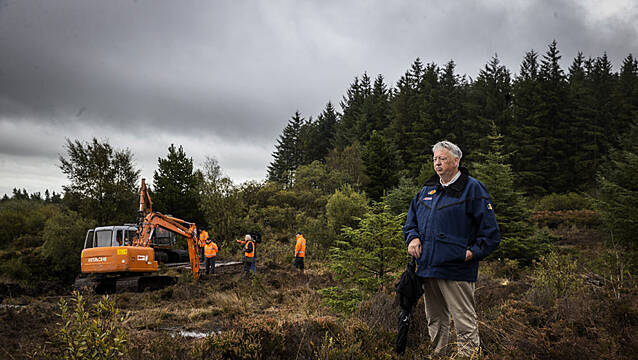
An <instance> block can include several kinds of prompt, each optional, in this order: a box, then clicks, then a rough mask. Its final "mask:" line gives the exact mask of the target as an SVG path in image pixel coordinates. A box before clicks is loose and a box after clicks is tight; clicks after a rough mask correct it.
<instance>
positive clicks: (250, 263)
mask: <svg viewBox="0 0 638 360" xmlns="http://www.w3.org/2000/svg"><path fill="white" fill-rule="evenodd" d="M237 242H238V243H240V244H242V245H243V249H242V250H243V251H244V256H243V260H244V273H245V274H246V275H249V274H250V273H251V272H252V273H253V274H255V273H257V264H256V257H255V241H254V240H253V238H252V236H250V234H246V236H244V240H237Z"/></svg>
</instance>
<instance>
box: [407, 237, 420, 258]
mask: <svg viewBox="0 0 638 360" xmlns="http://www.w3.org/2000/svg"><path fill="white" fill-rule="evenodd" d="M408 254H410V255H411V256H412V257H414V258H417V259H418V258H420V257H421V239H419V238H414V239H412V240H411V241H410V244H409V245H408Z"/></svg>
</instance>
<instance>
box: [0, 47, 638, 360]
mask: <svg viewBox="0 0 638 360" xmlns="http://www.w3.org/2000/svg"><path fill="white" fill-rule="evenodd" d="M560 59H561V56H560V54H559V51H558V46H557V44H556V42H553V43H551V44H550V45H549V46H548V49H547V52H546V53H545V54H544V55H542V56H539V55H538V54H537V53H536V52H534V51H530V52H528V53H527V54H525V57H524V59H523V61H522V64H521V67H520V71H519V72H518V73H517V74H516V75H512V74H511V72H510V71H509V70H508V69H506V68H505V67H504V66H502V65H501V64H500V62H499V60H498V58H497V57H494V58H493V59H491V60H490V61H489V62H488V64H486V65H485V67H484V68H483V69H481V70H480V72H479V75H478V76H477V77H476V79H471V78H468V77H466V76H461V75H458V74H455V72H454V71H455V70H454V69H455V66H454V62H452V61H451V62H449V63H448V64H445V65H444V66H442V67H440V66H438V65H436V64H426V65H424V64H423V63H422V62H421V61H420V60H419V59H417V60H416V61H415V62H414V63H413V64H412V65H411V67H410V69H409V70H408V71H406V73H405V75H404V76H403V77H401V79H400V80H399V81H398V82H397V84H396V85H395V86H394V87H391V88H389V87H388V86H387V85H386V84H385V83H384V79H383V76H381V75H379V76H377V77H376V78H375V79H374V80H372V79H371V78H370V77H369V76H368V75H367V74H364V75H362V76H360V77H355V79H354V81H353V83H352V84H351V86H350V88H349V89H347V90H346V94H345V96H344V97H343V101H342V102H341V103H340V107H341V109H340V110H337V109H336V108H335V107H334V106H333V105H332V104H331V103H328V104H327V105H326V108H325V110H324V111H323V112H322V113H321V114H320V115H319V116H317V117H316V118H314V119H313V118H309V119H308V120H306V119H304V118H303V117H302V116H301V114H300V113H299V112H297V113H295V114H294V116H293V117H292V118H291V119H290V121H289V122H288V124H287V125H286V126H285V128H284V129H283V131H282V134H281V136H280V137H279V138H278V140H277V145H276V148H275V151H274V153H273V161H272V163H271V164H270V165H269V166H268V169H267V173H268V179H267V180H266V181H263V182H255V181H252V182H246V183H243V184H235V183H233V182H232V180H231V179H230V178H229V177H228V176H226V175H225V174H224V172H223V169H222V168H221V167H220V165H219V163H218V161H217V160H216V159H215V158H214V157H210V158H207V159H206V161H205V162H204V164H203V165H202V166H201V167H200V168H197V167H196V166H194V164H193V160H192V158H190V157H189V156H188V155H187V154H186V153H185V152H184V150H183V147H182V146H179V145H177V146H176V145H171V146H170V147H169V148H168V151H167V154H165V155H164V157H159V158H158V165H157V170H156V171H155V172H154V175H153V179H152V184H151V190H152V194H151V195H152V199H153V210H156V211H160V212H162V213H166V214H171V215H173V216H176V217H178V218H182V219H185V220H189V221H193V222H195V223H196V224H197V225H198V227H200V228H205V229H206V230H207V231H208V232H209V234H211V236H212V237H213V239H214V240H215V241H216V242H217V244H218V245H219V247H220V253H219V257H220V260H219V261H223V260H239V259H240V255H241V254H240V249H239V247H238V246H237V244H236V242H235V239H237V238H239V237H241V236H242V235H243V234H246V233H249V232H259V233H261V234H262V237H263V239H264V241H263V243H262V244H260V245H259V246H258V250H257V254H258V255H257V258H258V260H257V264H258V265H257V266H258V273H257V276H256V277H254V278H244V277H242V275H241V274H240V273H238V272H233V271H226V272H222V273H220V274H217V275H215V276H212V277H208V278H204V279H202V281H200V282H194V281H192V280H191V277H190V276H189V275H188V274H186V273H184V274H177V273H173V275H176V276H179V277H180V280H179V282H178V283H177V284H175V285H173V286H170V287H167V288H165V289H162V290H159V291H154V292H146V293H119V294H113V295H111V296H110V297H108V298H101V297H99V296H97V295H95V294H92V293H84V294H79V293H72V290H71V287H70V285H71V283H72V282H73V280H74V278H75V277H76V275H77V274H78V273H79V271H80V266H79V259H80V252H81V250H82V246H83V245H82V244H83V241H84V236H85V233H86V231H87V229H89V228H92V227H95V226H99V225H116V224H123V223H133V222H135V219H136V216H137V213H136V210H137V205H138V201H137V194H136V189H137V188H138V186H139V181H140V179H139V174H140V172H139V170H138V169H136V167H135V165H134V160H133V159H134V154H132V153H131V152H130V151H129V150H128V149H115V148H113V147H111V146H110V144H109V143H108V142H107V141H105V140H100V139H95V138H94V139H90V140H88V141H84V140H67V142H66V144H65V147H64V150H65V151H64V154H63V155H62V156H60V159H59V167H60V170H61V171H62V172H63V173H64V174H65V175H66V176H67V177H68V180H69V182H68V184H67V185H66V186H65V187H64V188H63V193H62V194H56V193H52V194H50V193H49V192H48V191H47V192H45V194H44V195H43V194H40V193H32V194H29V193H28V192H27V190H26V189H14V191H13V194H11V196H9V195H5V196H4V198H3V199H1V200H0V229H2V230H1V231H0V299H1V304H0V319H1V320H2V321H1V322H0V323H1V324H2V325H0V326H2V329H1V331H0V337H1V338H0V342H1V343H2V344H4V345H3V347H2V348H1V349H0V353H1V354H2V357H3V358H14V359H23V358H38V359H39V358H47V357H49V358H89V357H90V355H89V354H90V353H91V352H93V354H94V355H95V356H94V358H128V359H149V358H150V359H203V358H211V359H217V358H229V359H271V358H274V359H277V358H279V359H291V358H298V359H307V358H316V359H342V358H343V359H370V358H379V359H392V358H397V356H396V355H395V354H394V353H393V348H394V336H395V333H396V328H395V327H396V322H397V314H398V306H397V304H396V302H395V298H394V283H395V282H396V279H397V278H398V277H399V275H400V273H401V271H403V269H404V267H405V265H406V264H407V260H408V259H407V251H406V248H405V244H404V242H403V239H402V234H401V226H402V225H403V222H404V221H405V212H406V211H407V208H408V205H409V203H410V200H411V199H412V198H413V197H414V195H415V194H416V193H417V192H418V191H419V189H420V188H421V186H422V184H423V183H424V181H425V180H426V179H427V178H428V177H429V176H430V175H431V174H432V173H433V170H432V164H431V152H430V147H431V146H432V144H434V143H435V142H437V141H439V140H443V139H448V140H450V141H453V142H455V143H457V144H458V145H459V146H460V147H461V149H462V150H463V152H464V156H463V159H462V161H461V165H463V166H466V167H467V168H468V169H469V171H470V173H471V174H472V176H474V177H476V178H477V179H479V180H480V181H481V182H483V183H484V184H485V185H486V187H487V189H488V190H489V192H490V195H491V197H492V200H493V203H494V211H495V214H496V217H497V220H498V222H499V226H500V229H501V235H502V241H501V245H500V247H499V249H498V250H497V251H496V252H495V253H493V254H492V255H491V256H490V257H489V258H488V259H487V260H486V261H484V262H482V263H481V267H480V270H479V281H478V284H477V290H476V297H477V304H478V305H477V306H478V314H479V320H480V331H481V339H482V343H483V344H482V345H483V346H484V348H485V354H486V357H487V358H492V359H515V358H516V359H518V358H530V359H605V358H607V359H632V358H635V354H636V352H637V351H638V336H637V335H636V334H638V286H637V284H636V279H635V274H636V273H637V270H638V246H637V245H638V243H637V242H636V239H635V234H636V233H638V228H637V225H636V224H638V212H637V211H636V210H637V209H638V202H637V200H636V199H638V185H636V182H635V181H634V179H635V178H636V174H638V145H636V144H638V127H637V126H636V124H637V123H638V61H636V60H635V59H634V58H633V56H632V55H628V56H627V58H626V59H625V60H624V61H623V64H621V66H620V69H619V71H618V72H614V71H613V69H612V64H611V63H610V62H609V60H608V59H607V57H606V55H604V54H603V55H602V56H599V57H596V58H585V57H584V56H583V55H582V54H579V55H578V56H577V57H576V58H575V59H574V60H573V62H572V64H571V65H570V66H569V69H568V71H567V72H565V71H564V70H562V69H561V67H560V64H559V60H560ZM297 231H301V232H303V234H304V236H305V238H306V239H307V240H308V248H307V253H308V257H307V259H306V263H307V270H306V272H305V273H304V274H299V273H297V272H296V271H295V270H294V269H293V268H292V261H293V248H294V242H293V239H294V234H295V232H297ZM180 246H185V244H184V243H183V242H182V243H181V245H180ZM171 271H174V270H171ZM414 319H415V321H414V322H413V323H412V327H413V328H412V331H411V334H410V338H409V342H408V352H407V354H406V355H405V358H410V359H412V358H421V357H422V356H424V355H425V354H428V353H429V352H430V349H429V345H428V341H427V340H428V335H427V331H426V328H425V325H424V321H425V316H424V313H423V303H422V301H421V302H420V304H419V306H417V309H416V314H415V317H414ZM184 331H190V332H194V333H195V334H196V335H197V334H200V335H201V337H192V336H189V335H188V334H187V333H184ZM184 335H186V336H184ZM96 349H97V350H96ZM94 350H95V351H94Z"/></svg>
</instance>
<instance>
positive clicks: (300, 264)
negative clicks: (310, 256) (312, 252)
mask: <svg viewBox="0 0 638 360" xmlns="http://www.w3.org/2000/svg"><path fill="white" fill-rule="evenodd" d="M296 237H297V244H296V245H295V264H294V265H295V267H296V268H297V269H298V270H299V271H301V272H304V258H305V257H306V239H305V238H304V237H303V235H302V234H301V233H300V232H297V235H296Z"/></svg>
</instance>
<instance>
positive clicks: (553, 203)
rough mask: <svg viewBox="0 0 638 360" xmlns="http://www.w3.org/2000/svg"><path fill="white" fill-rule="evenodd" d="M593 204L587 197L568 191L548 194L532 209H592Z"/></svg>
mask: <svg viewBox="0 0 638 360" xmlns="http://www.w3.org/2000/svg"><path fill="white" fill-rule="evenodd" d="M592 207H593V204H592V201H591V199H590V198H589V197H587V196H585V195H581V194H577V193H573V192H570V193H568V194H550V195H546V196H543V197H542V198H540V199H539V200H538V202H537V203H536V206H535V208H534V210H536V211H561V210H583V209H587V210H590V209H592Z"/></svg>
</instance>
